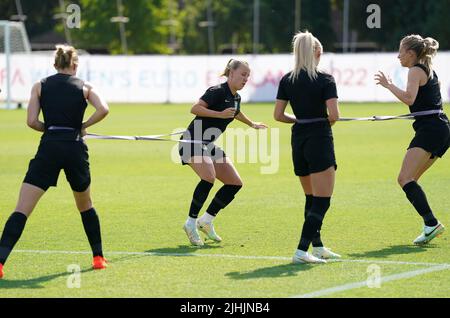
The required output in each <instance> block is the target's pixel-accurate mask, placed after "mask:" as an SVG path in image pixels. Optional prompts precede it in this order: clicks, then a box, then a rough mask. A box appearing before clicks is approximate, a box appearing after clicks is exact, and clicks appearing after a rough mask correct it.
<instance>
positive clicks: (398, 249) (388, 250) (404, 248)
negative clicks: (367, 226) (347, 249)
mask: <svg viewBox="0 0 450 318" xmlns="http://www.w3.org/2000/svg"><path fill="white" fill-rule="evenodd" d="M436 247H437V246H436V245H434V244H428V245H426V246H420V245H412V244H409V245H393V246H388V247H385V248H383V249H381V250H376V251H368V252H363V253H353V254H348V256H350V257H357V258H364V257H375V258H384V257H388V256H390V255H398V254H400V255H403V254H417V253H423V252H426V251H427V250H428V249H430V248H436Z"/></svg>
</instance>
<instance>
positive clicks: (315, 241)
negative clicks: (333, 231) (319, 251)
mask: <svg viewBox="0 0 450 318" xmlns="http://www.w3.org/2000/svg"><path fill="white" fill-rule="evenodd" d="M305 197H306V200H305V220H306V217H307V216H308V213H309V211H310V210H311V207H312V201H313V195H312V194H305ZM311 244H312V246H314V247H323V243H322V240H321V238H320V228H319V229H318V230H317V233H316V234H315V235H314V237H313V239H312V241H311Z"/></svg>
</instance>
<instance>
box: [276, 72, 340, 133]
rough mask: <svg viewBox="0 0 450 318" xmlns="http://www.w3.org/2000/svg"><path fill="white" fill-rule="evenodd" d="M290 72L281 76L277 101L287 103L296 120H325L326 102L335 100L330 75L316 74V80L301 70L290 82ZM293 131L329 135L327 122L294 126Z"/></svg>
mask: <svg viewBox="0 0 450 318" xmlns="http://www.w3.org/2000/svg"><path fill="white" fill-rule="evenodd" d="M291 73H292V72H289V73H287V74H286V75H284V76H283V78H282V79H281V81H280V84H279V86H278V93H277V99H280V100H285V101H289V103H290V105H291V107H292V111H293V112H294V115H295V117H296V118H297V119H311V118H327V117H328V113H327V106H326V101H327V100H328V99H332V98H337V97H338V95H337V89H336V82H335V80H334V78H333V76H332V75H330V74H327V73H324V72H318V74H317V78H316V79H311V78H310V77H309V76H308V73H307V72H306V71H304V70H301V71H300V73H299V75H298V76H297V78H296V79H295V80H293V81H292V80H291V78H290V75H291ZM294 130H303V131H306V130H309V131H310V132H312V131H313V130H315V131H316V132H317V131H320V130H322V131H323V132H325V133H326V134H331V128H330V125H329V123H328V122H318V123H314V124H295V125H294Z"/></svg>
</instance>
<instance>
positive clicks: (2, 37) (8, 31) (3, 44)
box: [0, 20, 31, 108]
mask: <svg viewBox="0 0 450 318" xmlns="http://www.w3.org/2000/svg"><path fill="white" fill-rule="evenodd" d="M30 52H31V49H30V41H29V40H28V36H27V32H26V30H25V26H24V24H23V22H13V21H1V20H0V90H1V91H0V107H6V108H13V103H17V102H18V101H17V100H14V94H13V87H12V82H11V78H12V62H11V60H12V57H13V55H15V54H24V53H25V54H28V53H30Z"/></svg>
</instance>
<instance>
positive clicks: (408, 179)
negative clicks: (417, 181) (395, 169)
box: [397, 173, 414, 188]
mask: <svg viewBox="0 0 450 318" xmlns="http://www.w3.org/2000/svg"><path fill="white" fill-rule="evenodd" d="M411 181H414V178H413V177H411V176H408V175H406V174H403V173H400V174H399V175H398V177H397V182H398V184H399V186H400V187H402V188H403V186H404V185H405V184H407V183H409V182H411Z"/></svg>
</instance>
